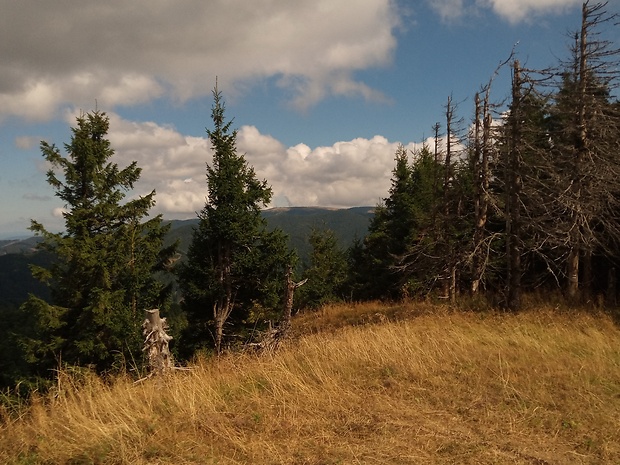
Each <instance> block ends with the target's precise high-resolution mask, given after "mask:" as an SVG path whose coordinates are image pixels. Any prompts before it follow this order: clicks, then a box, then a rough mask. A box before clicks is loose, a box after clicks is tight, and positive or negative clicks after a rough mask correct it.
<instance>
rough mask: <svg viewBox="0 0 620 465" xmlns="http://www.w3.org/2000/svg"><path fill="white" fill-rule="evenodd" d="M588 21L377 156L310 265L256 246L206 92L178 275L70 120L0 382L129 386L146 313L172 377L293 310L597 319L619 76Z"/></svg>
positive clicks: (602, 18)
mask: <svg viewBox="0 0 620 465" xmlns="http://www.w3.org/2000/svg"><path fill="white" fill-rule="evenodd" d="M605 6H606V4H594V5H592V4H590V3H589V2H586V3H584V5H583V9H582V13H583V14H582V23H581V27H580V29H579V30H578V31H577V32H576V33H575V34H574V37H573V39H574V43H573V45H572V46H571V47H570V53H569V57H568V59H567V60H566V61H565V62H562V63H559V65H558V66H557V67H554V68H549V69H547V70H531V69H526V68H524V67H522V66H521V64H520V62H519V61H518V60H517V59H515V57H514V55H512V56H511V57H510V58H509V60H507V61H506V62H505V63H504V64H502V65H500V67H499V68H498V69H497V70H496V72H495V74H493V76H492V77H491V79H490V80H489V83H487V84H486V85H484V86H483V87H482V88H481V89H480V91H479V92H478V93H476V94H475V98H474V100H473V101H474V105H473V109H472V111H471V113H472V115H473V116H472V118H470V119H469V121H466V120H465V119H462V118H459V117H458V116H457V112H458V110H459V108H458V105H456V104H455V103H454V102H453V100H452V98H451V97H450V98H448V99H447V102H446V106H445V108H444V110H445V111H444V116H445V119H444V121H443V122H442V123H437V124H436V125H435V126H434V127H433V131H434V141H433V143H432V144H429V145H425V146H423V147H422V148H421V149H419V150H417V151H415V153H410V152H409V151H407V150H406V149H405V148H404V147H400V148H399V149H398V151H397V153H396V154H395V167H394V170H393V174H392V185H391V188H390V190H389V193H388V196H387V197H386V198H385V199H384V201H383V202H382V203H381V204H380V205H378V206H377V208H376V210H375V215H374V217H373V219H372V221H371V224H370V228H369V232H368V235H367V236H366V237H365V238H360V239H359V240H357V241H356V242H355V243H354V244H353V245H352V246H351V247H350V248H349V249H348V250H343V249H342V248H341V247H340V246H339V244H338V241H337V239H336V237H335V234H334V233H333V232H332V231H329V230H320V229H317V230H315V231H313V233H312V234H311V235H310V237H309V242H310V245H311V254H310V259H309V261H308V263H303V264H300V263H299V259H298V257H297V254H296V253H295V251H293V250H290V249H289V248H288V247H287V237H286V235H285V234H284V233H283V232H282V231H281V230H279V229H275V230H273V229H271V230H270V229H268V228H267V225H266V221H265V219H264V218H263V217H262V216H261V208H263V207H265V206H266V205H268V204H269V203H270V201H271V197H272V190H271V187H270V186H269V185H268V183H267V181H266V180H262V181H261V180H259V179H257V177H256V174H255V172H254V169H253V168H252V167H251V166H250V165H249V164H248V163H247V161H246V159H245V157H244V156H243V155H241V154H239V153H238V152H237V148H236V137H237V133H236V131H235V130H233V129H232V128H231V121H229V120H227V119H226V116H225V106H224V102H223V100H222V96H221V93H220V92H219V90H218V89H217V86H216V88H215V89H214V92H213V97H214V105H213V108H212V115H211V116H212V122H213V126H212V129H208V130H207V133H208V137H209V139H210V142H211V145H212V148H213V161H212V162H211V163H210V164H208V166H207V171H206V181H207V183H206V185H207V196H206V197H207V200H206V203H205V206H204V208H203V209H202V210H201V212H200V213H199V215H198V220H199V222H198V226H197V227H196V229H195V231H194V233H193V237H192V242H191V245H190V247H189V249H188V253H187V259H186V260H183V261H180V260H179V254H178V252H177V245H176V244H172V245H165V243H164V237H165V235H166V232H167V228H168V227H169V226H166V224H165V223H164V222H163V220H162V218H161V217H160V216H157V217H154V218H151V217H150V215H149V211H150V209H151V208H152V207H153V205H154V202H155V192H154V191H153V192H151V193H149V194H148V195H145V196H142V197H138V198H133V199H131V200H128V201H126V200H125V196H126V195H127V193H128V192H129V191H130V190H131V189H132V188H133V185H134V183H135V182H136V181H137V180H138V179H139V177H140V168H139V167H138V166H137V165H136V163H132V164H131V165H129V166H127V167H125V168H120V167H118V166H117V165H116V164H115V163H113V162H111V157H112V155H113V153H114V151H113V149H112V147H111V145H110V142H109V141H108V139H107V138H106V136H107V132H108V129H109V121H108V118H107V116H106V115H105V113H102V112H99V111H95V112H93V113H88V114H83V115H80V116H79V117H78V118H77V124H76V127H74V128H73V129H72V137H71V140H70V142H69V143H68V144H66V145H65V152H66V153H67V155H66V156H63V155H62V154H61V151H60V150H59V149H58V148H57V147H56V146H54V145H50V144H48V143H45V142H44V143H42V145H41V149H42V153H43V156H44V158H45V159H46V160H47V162H49V163H50V165H51V166H52V168H51V169H50V171H49V172H48V173H47V181H48V182H49V184H50V185H51V186H52V187H53V188H54V189H55V191H56V195H57V196H58V197H59V198H60V199H61V200H62V201H63V202H64V205H65V207H66V211H65V213H64V219H65V231H64V232H63V233H51V232H49V231H47V230H46V228H45V227H44V225H42V224H40V223H38V222H36V221H33V222H32V227H31V229H32V230H33V231H34V232H35V233H37V234H38V235H40V236H41V237H42V239H43V242H42V243H41V245H40V248H41V249H42V250H45V251H46V252H48V253H49V254H50V255H49V256H51V257H53V261H52V264H51V265H50V266H33V267H32V271H33V274H34V276H35V277H37V278H38V279H39V280H41V281H42V282H44V283H46V284H47V286H48V287H49V292H50V293H49V298H48V299H43V298H39V297H35V296H30V298H29V299H28V300H27V301H26V302H25V303H23V304H22V305H21V307H20V309H19V314H18V315H12V316H11V319H10V320H9V321H8V323H9V324H8V326H6V325H5V329H4V331H5V334H6V338H3V344H5V345H6V347H7V348H10V350H7V351H3V355H2V356H0V382H1V383H2V385H3V386H5V387H11V386H14V385H16V384H19V386H21V388H24V389H27V390H28V389H32V388H34V387H37V386H43V385H45V383H46V382H49V380H51V379H53V375H54V373H55V370H57V369H58V368H59V367H63V366H71V367H85V368H88V369H92V370H95V371H97V372H98V373H101V374H105V373H109V372H114V371H119V370H120V371H127V370H132V369H136V370H141V366H142V362H141V360H142V357H141V350H142V341H143V339H142V337H143V336H142V334H141V327H140V326H141V324H142V321H143V319H144V316H143V315H144V311H145V310H148V309H151V308H159V309H160V310H161V314H162V315H164V316H167V317H168V323H169V324H170V326H171V328H170V330H169V333H170V334H171V335H172V336H173V337H174V339H173V350H174V352H175V355H176V357H177V358H178V359H181V360H189V359H191V357H193V356H194V355H195V354H197V353H198V352H201V351H202V352H205V351H207V352H209V351H210V352H213V353H216V354H219V353H221V352H222V351H223V350H226V349H230V348H234V347H242V346H247V345H248V344H249V343H253V342H256V341H258V340H260V339H261V337H263V336H264V334H265V331H266V330H267V329H268V328H271V329H273V327H276V328H280V329H286V328H287V327H288V326H287V325H288V324H289V323H290V315H291V311H292V309H293V308H292V306H293V305H294V308H295V309H304V308H306V309H312V308H317V307H319V306H321V305H323V304H325V303H329V302H333V301H343V300H353V301H361V300H371V299H390V300H392V299H402V298H428V297H433V298H441V299H445V300H447V301H449V302H456V300H457V299H458V298H459V297H460V296H465V295H466V296H476V297H477V298H480V299H486V300H488V301H489V302H490V303H491V304H492V305H494V306H497V307H501V308H505V309H507V310H510V311H517V310H519V308H520V307H521V301H522V295H523V294H524V293H529V292H557V291H558V290H561V291H562V293H563V295H564V296H565V297H566V299H567V301H568V302H569V303H583V302H589V301H591V300H593V299H598V300H601V301H604V302H606V303H607V304H608V305H609V306H612V307H613V306H615V305H616V295H617V281H616V268H617V266H618V263H619V262H620V250H619V248H618V245H619V240H620V228H619V222H618V214H619V212H620V209H619V207H620V205H619V200H620V158H619V157H620V150H619V149H620V104H619V103H618V101H617V100H616V98H615V96H614V94H613V92H614V90H615V89H616V87H615V86H616V81H617V77H618V75H617V73H618V70H619V69H620V68H619V67H618V64H619V63H620V62H619V61H618V59H617V57H618V50H617V49H614V48H613V43H611V42H608V41H605V40H603V39H602V35H600V34H601V30H602V29H603V28H605V27H615V24H614V21H615V16H613V15H609V14H608V13H607V12H606V11H605ZM507 70H510V71H511V77H512V79H511V82H512V86H511V89H510V95H509V97H508V99H507V101H506V102H495V101H493V99H492V90H493V89H492V84H493V81H494V79H495V76H496V75H497V74H498V73H501V72H506V71H507ZM60 174H62V176H61V175H60ZM296 272H297V274H298V275H299V276H295V273H296ZM306 280H307V281H306ZM303 282H305V284H304V285H301V284H302V283H303ZM293 291H294V294H293ZM293 296H294V304H293ZM5 323H6V322H5Z"/></svg>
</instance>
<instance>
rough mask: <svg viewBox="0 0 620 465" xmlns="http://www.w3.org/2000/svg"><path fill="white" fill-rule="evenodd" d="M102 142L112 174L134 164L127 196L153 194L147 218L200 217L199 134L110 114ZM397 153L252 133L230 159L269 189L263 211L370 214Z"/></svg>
mask: <svg viewBox="0 0 620 465" xmlns="http://www.w3.org/2000/svg"><path fill="white" fill-rule="evenodd" d="M109 138H110V142H111V143H112V147H113V148H114V150H115V153H116V154H115V159H114V161H115V162H116V163H118V164H119V166H126V165H128V164H129V163H131V162H132V161H137V162H138V165H139V166H140V167H141V168H142V175H141V178H140V181H139V182H138V184H137V185H136V189H135V192H134V194H137V195H143V194H146V193H148V192H150V191H151V190H153V189H155V190H156V192H157V194H156V202H157V204H156V207H155V208H154V210H153V211H154V213H163V214H164V217H166V218H189V217H193V216H194V215H195V213H196V212H197V211H200V210H201V209H202V207H203V206H204V204H205V201H206V196H207V184H206V164H207V163H210V162H211V161H212V149H211V144H210V142H209V140H208V138H207V136H206V134H205V136H204V137H196V136H188V135H183V134H181V133H179V132H178V131H177V130H176V129H175V128H173V127H172V126H162V125H158V124H155V123H152V122H133V121H128V120H124V119H122V118H120V117H119V116H118V115H116V114H110V133H109ZM417 146H418V145H416V144H409V145H408V148H410V149H414V148H415V147H417ZM397 147H398V142H390V141H388V140H387V139H386V138H385V137H383V136H375V137H373V138H371V139H365V138H357V139H353V140H350V141H342V142H337V143H335V144H333V145H332V146H325V147H315V148H311V147H309V146H307V145H305V144H299V145H296V146H293V147H286V146H285V145H284V144H282V143H281V142H280V141H278V140H277V139H275V138H274V137H272V136H269V135H265V134H262V133H261V132H260V131H259V130H258V129H257V128H256V127H254V126H242V127H241V128H239V130H238V135H237V150H238V152H239V153H240V154H244V156H245V158H246V160H247V162H248V163H249V164H250V165H251V166H252V167H253V168H254V170H255V172H256V176H257V177H258V178H259V179H261V180H262V179H265V180H267V182H268V184H269V185H270V186H271V187H272V189H273V201H272V204H271V205H270V206H283V205H286V206H315V205H320V206H330V207H339V208H345V207H354V206H361V205H370V206H374V205H376V204H377V203H378V202H380V201H381V199H383V198H385V197H387V195H388V190H389V187H390V178H391V174H392V169H393V168H394V156H395V152H396V149H397Z"/></svg>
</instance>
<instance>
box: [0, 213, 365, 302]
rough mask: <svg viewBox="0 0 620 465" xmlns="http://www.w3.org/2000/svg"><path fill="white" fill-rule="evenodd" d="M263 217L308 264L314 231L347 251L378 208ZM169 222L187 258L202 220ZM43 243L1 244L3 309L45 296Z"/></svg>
mask: <svg viewBox="0 0 620 465" xmlns="http://www.w3.org/2000/svg"><path fill="white" fill-rule="evenodd" d="M262 214H263V217H264V218H265V219H266V220H267V227H268V228H270V229H275V228H280V229H281V230H282V231H283V232H284V233H285V234H286V235H287V236H288V237H289V247H291V248H292V249H294V250H296V251H297V253H298V255H299V258H300V261H301V263H302V264H305V263H307V262H308V257H309V254H310V249H311V248H310V244H309V243H308V237H309V236H310V233H311V231H312V230H313V229H330V230H332V231H334V233H335V235H336V237H337V239H338V242H339V244H340V246H341V247H342V248H343V249H346V248H348V247H349V246H350V245H351V244H352V243H353V241H354V240H355V239H356V238H358V239H362V238H364V236H366V234H367V232H368V225H369V224H370V220H371V218H372V217H373V215H374V207H354V208H346V209H334V208H323V207H286V208H271V209H269V210H264V211H263V212H262ZM167 222H169V223H170V224H171V227H170V231H169V233H168V236H167V237H166V243H168V244H170V243H172V242H174V241H177V240H178V241H179V252H180V253H181V255H185V254H186V253H187V249H188V247H189V245H190V243H191V240H192V232H193V230H194V228H195V227H196V225H197V224H198V218H193V219H189V220H167ZM40 241H41V238H40V237H29V238H27V239H23V240H21V239H16V240H0V307H2V305H3V304H11V305H16V304H19V303H20V302H21V301H23V300H25V299H26V298H27V296H28V293H29V292H33V293H35V294H36V295H41V296H42V297H43V296H44V295H43V294H42V293H44V292H46V291H45V289H44V287H43V286H42V285H41V283H39V282H38V281H36V280H35V279H34V278H32V276H31V274H30V271H29V269H28V266H29V264H30V263H36V264H38V265H44V266H45V264H46V263H47V261H49V257H43V256H41V255H40V252H37V251H36V245H37V243H39V242H40Z"/></svg>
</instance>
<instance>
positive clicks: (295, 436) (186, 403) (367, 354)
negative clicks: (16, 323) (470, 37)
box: [0, 304, 620, 465]
mask: <svg viewBox="0 0 620 465" xmlns="http://www.w3.org/2000/svg"><path fill="white" fill-rule="evenodd" d="M433 309H434V310H433ZM436 310H437V307H432V306H430V305H427V306H420V305H416V304H410V305H395V306H391V307H385V306H381V305H379V304H373V305H364V306H340V307H330V308H327V309H325V310H324V311H322V312H318V313H315V314H308V315H303V316H300V317H299V318H297V320H296V323H297V328H302V329H303V330H304V331H306V332H310V333H311V334H306V335H303V336H300V337H298V338H296V339H295V340H294V341H292V342H291V343H290V344H289V345H288V346H287V347H284V348H283V349H282V350H280V352H278V353H277V354H275V355H271V356H261V357H257V356H252V355H234V356H228V357H223V358H222V359H220V360H202V361H199V362H198V363H197V364H196V365H195V366H193V370H192V371H189V372H177V373H175V374H174V375H173V376H169V377H167V378H162V379H152V380H149V381H146V382H143V383H140V384H133V383H132V381H131V380H129V379H118V380H116V381H115V382H113V383H111V384H109V385H104V384H102V383H101V381H99V380H98V379H97V378H95V377H92V378H87V379H85V380H82V381H81V382H80V383H79V385H78V386H74V384H76V383H75V381H74V380H73V379H72V378H71V377H69V376H63V377H62V378H61V380H60V388H59V390H57V391H56V392H54V393H53V394H54V395H53V396H52V397H50V398H46V399H39V400H38V401H36V402H34V403H33V404H32V405H31V406H30V408H29V409H28V410H27V411H25V412H24V413H23V415H22V416H21V417H20V418H19V419H11V420H9V419H8V418H6V416H5V419H4V422H3V423H2V424H1V425H0V463H7V464H216V463H217V464H246V463H248V464H317V465H318V464H418V463H458V464H467V463H471V464H474V463H475V464H485V463H488V464H491V463H493V464H503V463H510V464H513V463H516V464H580V463H591V464H601V463H610V464H619V463H620V331H619V329H618V327H617V326H615V325H614V323H613V321H612V320H611V319H610V318H608V317H606V316H604V315H598V316H592V315H587V314H576V313H572V314H566V313H558V312H553V311H548V310H544V311H537V312H533V311H529V312H525V313H522V314H519V315H497V314H492V313H466V312H459V313H456V312H450V311H447V310H445V309H443V310H440V311H436ZM407 314H408V315H409V316H414V317H413V318H406V317H405V316H406V315H407ZM396 320H398V321H396ZM351 323H354V324H355V325H356V326H351V325H350V324H351ZM326 328H329V331H326V330H325V329H326ZM333 328H338V329H333ZM298 331H300V330H299V329H298Z"/></svg>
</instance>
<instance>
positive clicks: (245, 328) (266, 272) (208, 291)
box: [179, 87, 294, 355]
mask: <svg viewBox="0 0 620 465" xmlns="http://www.w3.org/2000/svg"><path fill="white" fill-rule="evenodd" d="M213 97H214V105H213V108H212V114H211V116H212V120H213V124H214V127H213V129H208V130H207V134H208V136H209V139H210V141H211V144H212V147H213V162H212V164H211V165H207V184H208V197H207V202H206V204H205V206H204V208H203V209H202V211H201V212H200V214H199V224H198V227H197V228H196V230H195V232H194V234H193V239H192V243H191V245H190V247H189V250H188V260H187V263H186V264H185V265H184V266H183V267H182V269H181V271H180V274H179V283H180V287H181V290H182V293H183V299H184V302H183V306H184V309H185V311H186V313H187V318H188V324H189V326H188V328H187V331H186V334H185V336H184V341H185V346H186V347H185V349H186V355H190V354H191V353H193V352H194V351H195V350H197V349H200V348H207V347H214V348H215V350H216V352H217V353H220V352H221V351H222V350H223V348H224V345H225V344H227V343H232V340H233V339H235V338H236V339H237V341H238V342H244V341H245V340H246V339H247V338H248V337H249V331H251V330H252V329H253V328H254V329H260V327H261V326H262V325H264V323H265V321H266V320H269V319H270V318H271V319H273V318H274V317H276V316H277V315H278V311H279V310H281V308H279V305H280V303H281V302H280V301H281V299H282V297H283V295H284V291H283V288H284V285H285V275H286V270H287V268H288V265H289V264H291V263H292V262H293V260H294V256H293V254H292V253H291V252H290V251H289V250H288V248H287V246H286V237H285V236H284V234H283V233H282V232H281V231H280V230H278V229H276V230H273V231H268V230H267V227H266V226H267V225H266V221H265V220H264V218H263V217H262V216H261V212H260V208H261V206H266V205H267V204H269V202H270V200H271V195H272V192H271V188H270V187H269V186H268V185H267V181H265V180H263V181H259V180H258V179H257V178H256V174H255V172H254V169H253V168H252V167H251V166H249V165H248V163H247V161H246V159H245V157H244V156H243V155H240V154H238V153H237V147H236V138H237V132H236V131H234V130H231V125H232V121H225V115H224V113H225V106H224V103H223V101H222V96H221V93H220V92H219V91H218V89H217V87H216V88H215V89H214V91H213Z"/></svg>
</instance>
